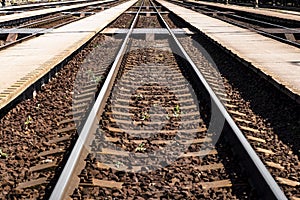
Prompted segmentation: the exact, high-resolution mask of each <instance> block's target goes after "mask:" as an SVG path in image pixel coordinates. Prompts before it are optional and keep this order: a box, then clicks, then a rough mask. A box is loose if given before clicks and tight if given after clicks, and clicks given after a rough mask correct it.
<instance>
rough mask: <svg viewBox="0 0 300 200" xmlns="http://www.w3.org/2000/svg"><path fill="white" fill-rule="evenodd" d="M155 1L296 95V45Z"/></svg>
mask: <svg viewBox="0 0 300 200" xmlns="http://www.w3.org/2000/svg"><path fill="white" fill-rule="evenodd" d="M158 2H159V3H161V4H162V5H163V6H166V7H167V8H168V9H169V10H171V11H172V12H174V13H175V14H177V15H179V16H180V17H181V18H182V19H184V20H185V21H187V22H188V23H190V24H191V25H192V26H194V27H196V28H197V29H198V30H200V31H201V32H203V33H204V34H205V35H207V36H208V37H210V38H211V39H213V40H214V41H216V42H217V43H219V44H220V45H222V46H223V47H225V48H226V49H228V50H229V51H231V52H232V53H234V54H236V55H237V56H238V57H240V58H242V59H244V60H245V61H247V62H249V63H251V65H253V66H254V67H255V68H257V69H259V70H260V71H261V72H263V73H264V74H266V75H268V76H270V77H271V78H272V79H273V80H274V81H275V82H276V83H278V84H279V85H280V86H282V87H285V89H286V90H288V91H289V92H290V93H292V94H293V95H295V96H297V98H298V97H299V95H300V49H299V48H296V47H293V46H290V45H287V44H284V43H281V42H278V41H276V40H273V39H271V38H268V37H265V36H262V35H260V34H258V33H256V32H253V31H250V30H247V29H243V28H240V27H236V26H234V25H231V24H229V23H226V22H223V21H221V20H218V19H215V18H212V17H209V16H206V15H204V14H200V13H198V12H195V11H192V10H189V9H186V8H183V7H180V6H177V5H175V4H172V3H169V2H166V1H164V0H158ZM298 99H299V98H298Z"/></svg>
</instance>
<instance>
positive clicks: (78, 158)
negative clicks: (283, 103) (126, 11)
mask: <svg viewBox="0 0 300 200" xmlns="http://www.w3.org/2000/svg"><path fill="white" fill-rule="evenodd" d="M143 3H145V2H143ZM143 3H142V4H141V6H140V8H139V9H138V11H137V12H136V16H135V18H134V19H133V22H132V24H131V27H130V29H129V30H127V32H128V33H127V35H126V37H125V39H124V41H123V43H122V46H121V48H120V51H119V53H118V54H117V56H116V60H115V62H114V63H113V64H112V68H111V71H110V72H109V74H108V76H107V78H106V80H105V83H104V84H103V86H102V88H101V91H100V93H99V96H98V98H97V99H96V102H95V104H94V105H93V107H92V109H91V112H90V113H89V116H88V118H87V119H86V122H85V124H84V125H83V126H82V129H80V130H81V132H80V134H79V138H78V140H77V142H76V144H75V146H74V149H73V151H72V153H71V154H70V157H69V159H68V162H67V163H66V166H65V168H64V170H63V172H62V175H61V176H60V178H59V181H58V183H57V185H56V186H55V188H54V190H53V192H52V195H51V197H50V199H63V198H66V197H67V196H70V195H72V198H75V199H81V198H95V197H96V196H98V195H100V196H106V197H109V198H120V197H124V196H125V197H126V198H133V196H136V195H137V196H140V197H141V198H151V197H154V198H184V197H185V198H186V197H194V198H196V197H197V198H200V197H202V198H217V197H225V196H224V194H225V193H227V198H242V197H244V198H246V197H247V198H248V197H254V196H256V195H257V194H256V193H253V192H251V186H250V185H249V184H248V183H247V181H245V180H243V178H242V177H243V174H242V173H241V171H242V170H241V168H239V163H238V162H234V159H233V158H232V157H231V158H229V156H228V155H230V151H229V149H228V148H225V146H224V143H219V144H218V145H217V146H216V148H215V147H213V146H212V144H211V142H212V141H211V140H214V139H215V138H214V137H215V136H216V135H218V127H217V128H216V130H214V132H210V131H211V130H210V129H207V125H206V124H205V122H204V121H205V120H207V118H209V117H208V115H212V116H213V117H215V116H214V114H215V113H210V114H207V113H206V114H202V115H201V114H200V113H201V112H199V109H200V110H206V109H207V108H198V101H199V100H200V99H198V98H199V97H197V98H196V99H193V97H195V96H197V95H194V93H193V88H194V87H195V86H194V87H187V85H188V83H189V82H186V81H184V79H185V77H186V76H187V74H189V75H188V77H189V78H191V76H192V75H190V72H191V71H189V70H188V69H183V68H182V65H183V63H184V64H189V65H191V66H192V67H193V70H195V71H196V74H197V76H196V77H197V78H198V80H199V79H200V80H201V81H202V83H203V84H204V85H205V87H206V92H208V93H209V95H210V97H211V98H212V99H213V100H212V101H213V103H212V106H211V107H214V106H217V107H216V108H215V109H217V110H218V111H217V113H218V114H219V115H221V116H223V117H224V118H225V119H226V124H227V125H228V126H229V127H230V128H229V129H231V131H229V132H231V134H232V139H231V140H235V142H239V144H235V145H233V144H231V145H233V148H235V153H236V154H239V153H238V151H237V149H239V148H240V149H243V153H241V154H240V155H239V156H240V157H244V158H245V157H247V158H246V159H245V160H247V161H246V162H247V164H248V166H247V165H244V166H247V167H246V168H244V169H243V170H246V171H247V172H246V174H247V176H249V178H250V179H251V180H252V181H253V182H256V184H259V185H260V189H259V188H256V189H257V193H258V195H259V196H265V197H267V196H268V198H279V199H284V198H286V197H285V195H284V193H283V192H282V191H281V190H280V188H279V186H278V185H277V183H276V182H275V180H274V179H273V178H272V176H271V175H270V173H269V172H268V170H267V169H266V167H265V166H264V165H263V163H262V162H261V161H260V159H259V158H258V156H257V155H256V153H255V151H254V150H253V149H252V148H251V146H250V144H249V143H248V142H247V140H246V139H245V137H244V136H243V135H242V132H241V131H240V129H239V128H238V126H237V125H236V124H235V123H234V121H233V120H232V118H231V117H230V115H229V114H228V113H227V111H226V110H225V109H224V107H223V106H222V103H221V102H220V100H219V98H220V99H223V101H226V100H227V99H226V94H224V93H223V94H222V91H221V92H220V91H217V90H218V89H219V90H220V89H222V88H221V87H219V85H218V82H215V85H217V87H214V88H213V89H212V88H211V87H210V86H209V83H207V82H206V80H205V79H204V77H203V75H202V74H201V73H200V71H199V70H198V68H197V66H196V65H195V64H194V62H193V61H192V59H191V58H190V57H189V56H188V53H187V52H186V51H185V50H184V48H183V47H182V46H181V44H180V43H179V41H178V39H177V38H176V36H175V35H174V33H173V31H174V30H171V29H170V28H169V26H168V25H167V24H166V22H165V20H164V19H163V17H162V16H161V14H160V13H159V12H158V10H157V9H156V7H155V5H154V4H153V5H151V8H150V5H147V4H145V5H144V4H143ZM146 3H147V2H146ZM143 8H146V9H148V10H149V9H154V10H155V11H156V12H158V13H157V22H160V25H158V24H157V23H155V20H154V19H152V20H151V21H152V22H154V23H152V24H149V23H148V22H147V20H146V21H144V22H143V23H146V24H147V25H148V26H150V27H151V28H159V26H161V24H162V25H163V28H166V29H167V30H168V31H169V33H170V35H171V36H172V37H171V38H167V39H165V40H163V39H161V40H158V41H159V42H157V41H156V42H153V41H154V37H153V36H154V35H153V33H151V32H147V30H144V31H145V33H146V36H145V40H140V39H136V38H135V36H134V34H133V33H134V31H135V30H134V28H135V27H139V26H138V25H139V20H141V21H143V20H144V19H143V18H142V17H139V14H140V13H142V12H143ZM140 23H141V22H140ZM131 34H132V35H131ZM151 41H152V42H151ZM158 44H159V45H158ZM177 45H178V46H177ZM174 46H175V47H174ZM173 48H175V49H177V51H178V53H179V55H181V56H182V57H184V58H186V61H185V62H184V61H183V60H184V59H183V60H182V58H180V56H179V57H176V56H175V55H173V54H170V53H168V52H170V51H171V52H172V50H174V49H173ZM141 69H143V70H141ZM145 73H146V74H145ZM194 74H195V72H194ZM216 75H217V74H216ZM194 76H195V75H194ZM197 78H196V79H197ZM207 78H208V77H207ZM189 81H192V80H189ZM213 81H214V80H213V77H211V82H213ZM192 82H193V81H192ZM210 84H212V83H210ZM202 87H203V86H202ZM214 90H215V91H214ZM198 92H199V91H198ZM202 92H203V91H202ZM80 93H81V92H80ZM215 93H217V95H216V94H215ZM213 109H214V108H213ZM206 111H207V110H206ZM231 113H235V114H237V113H239V112H237V111H231ZM200 116H201V117H200ZM203 116H204V119H203ZM162 122H163V123H162ZM214 123H216V122H214ZM161 124H163V125H164V126H163V127H159V128H157V126H160V125H161ZM221 130H222V128H221ZM221 130H219V131H221ZM219 133H220V132H219ZM227 134H229V133H227ZM218 136H219V135H218ZM191 138H193V139H191ZM234 138H235V139H234ZM174 140H175V141H174ZM168 145H169V146H168ZM170 146H171V147H172V148H170ZM217 149H218V150H219V151H218V150H217ZM224 152H225V153H224ZM170 153H171V154H170ZM223 153H224V154H225V155H224V154H223ZM204 155H207V157H205V158H204V159H202V158H201V156H204ZM177 158H178V159H177ZM206 159H207V160H206ZM226 159H228V160H230V161H231V162H230V163H231V164H232V166H230V167H229V166H226V167H225V166H224V163H226V162H225V161H224V160H226ZM175 160H176V161H175ZM222 161H223V162H222ZM173 162H174V163H173ZM171 163H172V164H171ZM244 164H245V163H244ZM258 166H259V167H258ZM224 172H225V173H224ZM226 172H227V173H226ZM230 172H232V174H231V173H230ZM176 174H180V175H179V176H176ZM195 174H197V176H196V177H195ZM237 187H238V188H239V190H241V191H243V192H242V193H240V194H238V193H236V188H237ZM163 188H167V189H163ZM262 188H264V189H262ZM203 191H204V193H203ZM93 195H95V196H93Z"/></svg>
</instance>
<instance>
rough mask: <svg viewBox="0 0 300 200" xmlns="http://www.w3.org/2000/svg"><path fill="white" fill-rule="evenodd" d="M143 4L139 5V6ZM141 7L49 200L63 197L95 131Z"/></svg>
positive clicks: (58, 199) (57, 199)
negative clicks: (92, 132)
mask: <svg viewBox="0 0 300 200" xmlns="http://www.w3.org/2000/svg"><path fill="white" fill-rule="evenodd" d="M142 5H143V3H142V4H141V6H142ZM141 6H140V8H139V10H138V11H137V13H136V16H135V18H134V19H133V21H132V23H131V26H130V29H129V31H128V33H127V35H126V37H125V39H124V40H123V43H122V46H121V48H120V50H119V52H118V54H117V56H116V59H115V61H114V63H113V65H112V67H111V69H110V71H109V74H108V75H107V78H106V80H105V82H104V84H103V86H102V88H101V90H100V93H99V95H98V97H97V99H96V102H95V104H94V105H93V107H92V109H91V111H90V113H89V115H88V118H87V120H86V122H85V124H84V126H83V128H82V131H81V132H80V134H79V137H78V139H77V141H76V144H75V146H74V148H73V150H72V152H71V155H70V157H69V158H68V161H67V163H66V165H65V167H64V169H63V171H62V174H61V175H60V177H59V180H58V182H57V184H56V185H55V188H54V190H53V191H52V194H51V196H50V200H60V199H63V197H64V192H65V190H66V188H67V186H68V184H69V182H70V181H72V180H71V177H72V174H73V173H74V171H75V168H76V166H77V165H78V162H79V161H80V160H79V158H80V155H81V153H82V152H83V151H84V148H85V147H86V146H85V145H86V143H87V142H88V138H89V137H90V133H91V131H92V130H95V127H96V124H97V123H98V121H97V119H98V117H99V113H101V112H102V110H103V107H104V105H103V104H105V102H106V99H107V97H108V94H109V91H110V89H111V87H112V84H113V81H114V77H115V76H116V75H117V72H118V67H119V65H120V63H121V61H122V58H123V56H124V54H125V52H126V47H127V45H128V43H129V37H130V35H131V33H132V31H133V28H134V26H135V25H136V22H137V20H138V16H139V13H140V11H141Z"/></svg>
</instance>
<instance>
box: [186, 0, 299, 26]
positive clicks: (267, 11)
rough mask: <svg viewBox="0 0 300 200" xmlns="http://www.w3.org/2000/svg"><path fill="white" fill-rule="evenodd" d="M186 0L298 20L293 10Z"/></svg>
mask: <svg viewBox="0 0 300 200" xmlns="http://www.w3.org/2000/svg"><path fill="white" fill-rule="evenodd" d="M186 2H193V3H199V4H202V5H209V6H217V7H220V8H227V9H232V10H236V11H244V12H249V13H253V14H260V15H266V16H270V17H278V18H282V19H290V20H296V21H300V13H299V12H295V11H288V10H278V9H267V8H252V7H246V6H238V5H232V4H227V5H225V4H221V3H214V2H205V1H195V0H187V1H186Z"/></svg>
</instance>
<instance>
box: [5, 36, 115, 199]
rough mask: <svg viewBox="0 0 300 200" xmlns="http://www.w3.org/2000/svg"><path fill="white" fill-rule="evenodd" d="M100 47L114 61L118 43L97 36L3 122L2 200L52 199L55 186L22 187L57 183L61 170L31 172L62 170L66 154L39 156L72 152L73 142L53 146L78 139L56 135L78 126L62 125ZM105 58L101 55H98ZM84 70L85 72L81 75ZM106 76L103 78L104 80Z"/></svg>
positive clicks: (105, 55) (7, 115)
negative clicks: (35, 182) (23, 185)
mask: <svg viewBox="0 0 300 200" xmlns="http://www.w3.org/2000/svg"><path fill="white" fill-rule="evenodd" d="M99 44H101V49H102V54H103V56H102V58H103V57H107V54H108V52H109V53H111V54H112V56H111V57H113V52H112V47H114V46H116V43H115V41H114V40H108V39H107V38H105V37H104V36H103V35H99V36H96V37H95V38H94V39H93V40H92V41H91V42H90V43H89V44H88V45H87V46H86V47H85V48H84V49H83V50H81V51H80V52H79V53H78V54H76V55H75V56H74V57H73V58H72V59H71V60H70V61H69V62H68V63H67V64H66V65H65V66H64V67H63V68H62V69H61V70H60V71H59V72H58V73H57V74H56V75H55V76H54V77H53V78H52V79H51V81H50V82H49V83H47V84H45V85H44V86H42V88H41V90H40V91H38V92H37V94H36V96H35V97H34V98H32V99H27V100H24V101H22V102H21V103H19V104H17V105H16V106H15V107H14V108H13V109H12V110H11V111H9V112H8V113H7V114H6V115H5V116H4V117H3V118H2V119H1V120H0V127H1V128H0V149H1V151H2V152H3V153H5V154H7V155H6V156H1V157H0V174H1V175H0V180H1V183H0V185H1V187H0V199H28V198H30V199H41V198H44V197H45V195H46V196H47V195H49V190H51V187H52V185H51V183H49V184H42V185H39V186H36V187H34V188H21V189H20V188H19V187H18V186H19V185H20V183H23V182H26V181H30V180H35V179H38V178H47V180H48V182H49V181H53V180H52V179H53V177H54V176H55V173H56V170H57V167H54V168H49V169H46V170H44V171H32V170H31V168H32V167H34V166H36V165H39V164H45V163H52V162H55V163H56V164H57V166H59V165H60V164H61V162H62V160H63V157H64V155H63V154H58V155H50V156H39V154H40V153H42V152H45V151H48V150H51V149H52V150H53V149H57V148H60V149H64V150H68V148H70V144H71V142H70V140H67V141H64V142H58V143H50V140H51V139H53V138H57V137H64V136H70V137H71V138H73V139H74V138H76V137H77V134H76V131H75V130H73V131H70V132H68V133H56V131H57V130H60V129H63V128H67V127H71V126H73V125H74V122H71V123H69V124H60V122H61V121H63V120H65V119H68V117H66V115H67V114H68V113H70V112H72V98H73V95H74V89H73V85H74V81H75V78H76V75H77V72H78V70H79V67H81V66H82V64H83V63H84V59H85V58H86V57H88V56H89V55H90V53H91V52H92V51H93V49H95V48H96V47H97V46H98V45H99ZM116 47H117V46H116ZM102 54H99V53H98V55H102ZM104 60H105V59H104ZM95 62H96V63H98V64H99V62H102V60H101V61H90V63H94V64H95ZM90 63H89V62H88V64H90ZM87 66H88V65H87ZM106 67H107V66H106ZM82 70H84V69H81V70H80V71H82ZM104 71H105V70H104ZM104 75H105V74H102V76H103V77H104ZM99 81H100V82H101V81H104V79H102V80H99Z"/></svg>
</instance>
